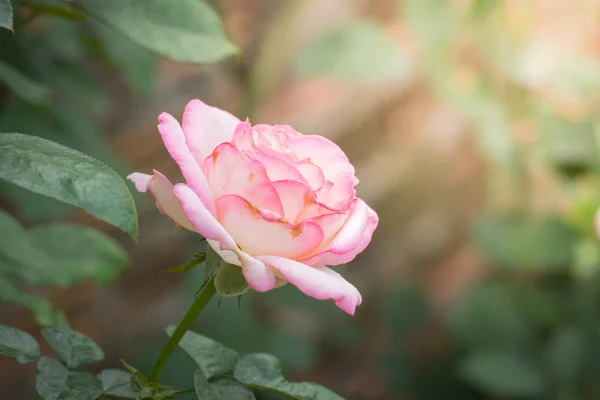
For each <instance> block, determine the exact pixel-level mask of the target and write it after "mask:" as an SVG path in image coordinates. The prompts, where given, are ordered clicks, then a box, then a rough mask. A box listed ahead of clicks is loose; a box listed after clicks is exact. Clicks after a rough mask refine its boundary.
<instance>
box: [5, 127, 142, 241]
mask: <svg viewBox="0 0 600 400" xmlns="http://www.w3.org/2000/svg"><path fill="white" fill-rule="evenodd" d="M0 164H2V169H0V178H1V179H4V180H7V181H9V182H12V183H14V184H16V185H19V186H21V187H23V188H25V189H28V190H31V191H32V192H35V193H39V194H43V195H46V196H49V197H52V198H55V199H57V200H60V201H63V202H65V203H67V204H72V205H74V206H77V207H81V208H83V209H84V210H85V211H87V212H88V213H90V214H91V215H93V216H95V217H97V218H99V219H101V220H103V221H106V222H108V223H110V224H112V225H115V226H117V227H119V228H121V229H122V230H123V231H124V232H126V233H128V234H129V235H130V236H131V237H133V238H134V239H136V240H137V234H138V233H137V231H138V226H137V213H136V209H135V204H134V203H133V198H132V197H131V193H130V192H129V190H128V189H127V186H126V185H125V183H124V182H123V180H122V179H121V177H120V176H119V175H117V173H116V172H114V171H113V170H112V169H111V168H109V167H107V166H106V165H104V164H103V163H101V162H100V161H98V160H95V159H93V158H91V157H89V156H86V155H85V154H82V153H80V152H78V151H75V150H73V149H69V148H67V147H64V146H61V145H59V144H56V143H54V142H51V141H49V140H45V139H42V138H39V137H35V136H28V135H23V134H20V133H4V134H0Z"/></svg>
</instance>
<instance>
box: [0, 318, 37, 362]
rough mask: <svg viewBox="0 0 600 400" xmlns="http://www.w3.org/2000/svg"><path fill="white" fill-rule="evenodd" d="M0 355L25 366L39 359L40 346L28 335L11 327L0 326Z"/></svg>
mask: <svg viewBox="0 0 600 400" xmlns="http://www.w3.org/2000/svg"><path fill="white" fill-rule="evenodd" d="M0 354H3V355H5V356H9V357H12V358H14V359H15V360H16V361H17V364H26V363H30V362H32V361H35V360H37V359H38V358H39V357H40V345H39V344H38V342H37V340H35V339H34V338H33V336H31V335H30V334H29V333H26V332H23V331H21V330H19V329H16V328H13V327H11V326H6V325H0Z"/></svg>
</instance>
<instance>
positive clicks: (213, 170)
mask: <svg viewBox="0 0 600 400" xmlns="http://www.w3.org/2000/svg"><path fill="white" fill-rule="evenodd" d="M205 167H206V175H207V177H208V182H209V183H210V188H211V191H212V194H213V196H214V197H215V198H218V197H221V196H225V195H229V194H235V195H238V196H241V197H243V198H244V199H246V200H248V201H249V202H250V203H251V204H252V205H253V206H254V207H258V208H262V209H265V210H269V211H272V212H274V213H277V214H279V215H280V216H283V207H282V205H281V200H280V199H279V196H278V195H277V191H276V190H275V188H274V187H273V184H272V183H271V181H270V180H269V178H268V177H267V173H266V171H265V168H264V167H263V165H262V164H261V163H260V162H258V161H256V160H252V159H250V158H248V156H246V155H245V154H243V153H242V152H240V151H239V150H238V149H237V148H235V146H233V145H232V144H231V143H223V144H221V145H219V146H218V147H217V148H216V149H215V151H214V152H213V153H212V155H211V156H210V157H208V158H207V159H206V162H205Z"/></svg>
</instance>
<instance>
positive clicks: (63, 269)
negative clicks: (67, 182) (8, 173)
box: [0, 210, 128, 287]
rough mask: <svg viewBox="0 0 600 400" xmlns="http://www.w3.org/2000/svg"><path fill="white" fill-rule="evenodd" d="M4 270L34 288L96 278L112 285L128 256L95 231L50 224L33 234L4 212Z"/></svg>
mask: <svg viewBox="0 0 600 400" xmlns="http://www.w3.org/2000/svg"><path fill="white" fill-rule="evenodd" d="M0 233H1V234H2V236H3V237H6V240H4V241H2V243H0V270H3V271H4V272H5V273H6V274H7V276H13V277H17V278H18V279H20V280H22V281H24V282H26V283H29V284H31V285H49V286H62V287H66V286H71V285H73V284H76V283H79V282H81V281H83V280H85V279H88V278H93V279H95V280H96V281H97V282H99V283H107V282H109V281H110V280H111V279H112V278H114V276H115V275H116V274H118V273H119V272H120V271H121V270H122V269H123V268H124V267H125V265H126V264H127V262H128V257H127V253H125V251H124V250H123V249H122V248H121V246H120V245H119V244H118V243H117V242H116V241H115V240H114V239H112V238H111V237H109V236H107V235H105V234H103V233H101V232H99V231H96V230H94V229H92V228H88V227H83V226H76V225H67V224H59V223H56V224H48V225H43V226H40V227H37V228H34V229H31V230H30V231H29V232H27V231H25V230H24V229H23V228H22V227H21V226H20V225H19V223H18V222H17V221H15V220H14V219H13V218H12V217H11V216H10V215H8V214H7V213H6V212H4V211H2V210H0Z"/></svg>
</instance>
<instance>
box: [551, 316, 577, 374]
mask: <svg viewBox="0 0 600 400" xmlns="http://www.w3.org/2000/svg"><path fill="white" fill-rule="evenodd" d="M585 340H586V339H585V336H584V335H583V334H582V332H581V331H580V330H579V329H577V328H574V327H568V326H566V327H563V328H561V329H560V330H559V331H558V332H556V334H555V335H554V337H553V338H552V339H551V340H550V342H549V343H548V347H547V349H546V362H547V364H548V368H549V370H550V372H551V373H552V374H553V375H554V376H555V377H558V378H561V379H567V380H569V379H570V380H573V381H576V380H577V377H578V375H579V373H580V372H581V369H582V367H583V364H584V361H585Z"/></svg>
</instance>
